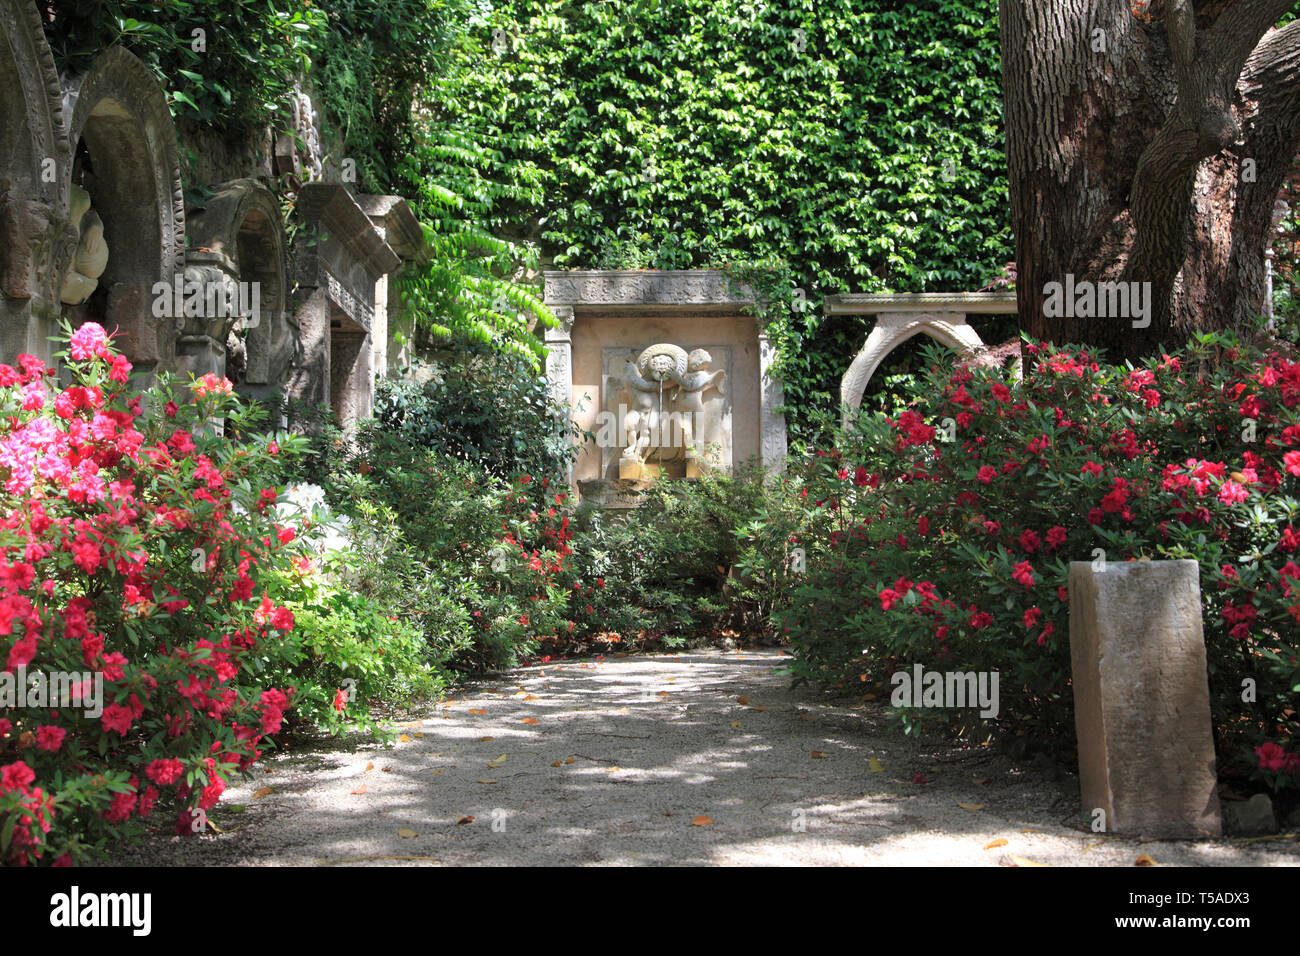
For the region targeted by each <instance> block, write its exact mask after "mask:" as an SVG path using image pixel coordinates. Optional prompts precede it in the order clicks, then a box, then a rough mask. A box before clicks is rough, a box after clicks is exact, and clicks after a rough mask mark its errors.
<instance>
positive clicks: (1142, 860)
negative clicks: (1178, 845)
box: [1133, 853, 1159, 866]
mask: <svg viewBox="0 0 1300 956" xmlns="http://www.w3.org/2000/svg"><path fill="white" fill-rule="evenodd" d="M1133 865H1134V866H1159V864H1158V863H1156V861H1155V860H1153V859H1151V857H1149V856H1147V855H1146V854H1145V853H1143V854H1142V855H1141V856H1140V857H1138V858H1137V859H1136V860H1134V861H1133Z"/></svg>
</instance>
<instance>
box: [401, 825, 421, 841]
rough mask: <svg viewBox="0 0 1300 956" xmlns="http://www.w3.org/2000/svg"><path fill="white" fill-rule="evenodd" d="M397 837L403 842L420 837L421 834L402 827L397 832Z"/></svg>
mask: <svg viewBox="0 0 1300 956" xmlns="http://www.w3.org/2000/svg"><path fill="white" fill-rule="evenodd" d="M397 835H398V836H399V837H401V838H402V839H403V840H409V839H411V837H418V836H419V835H420V834H418V833H416V832H415V831H414V830H408V829H406V827H402V828H401V829H400V830H398V831H397Z"/></svg>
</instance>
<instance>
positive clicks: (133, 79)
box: [0, 0, 423, 425]
mask: <svg viewBox="0 0 1300 956" xmlns="http://www.w3.org/2000/svg"><path fill="white" fill-rule="evenodd" d="M284 114H285V123H284V124H283V125H284V127H285V128H284V129H282V130H277V131H270V130H268V131H265V135H264V136H263V139H264V142H263V143H262V144H261V147H262V148H260V149H253V150H246V151H244V153H243V154H236V153H234V152H232V151H231V150H229V149H222V148H220V144H219V143H216V142H215V140H216V139H219V137H215V136H214V135H213V134H212V133H210V132H208V133H205V132H203V131H196V130H180V131H178V130H177V128H176V126H175V124H173V121H172V117H171V112H170V110H169V108H168V104H167V98H166V95H165V94H164V91H163V89H162V88H161V87H160V86H159V84H158V83H157V81H156V80H155V78H154V76H153V74H152V73H151V72H150V71H149V69H148V68H147V67H146V66H145V65H144V64H143V63H142V62H141V61H140V60H138V59H137V58H136V57H134V56H133V55H132V54H131V53H129V52H128V51H127V50H125V49H123V48H121V47H112V48H109V49H107V50H105V51H104V52H103V53H102V54H100V56H99V57H98V58H97V59H96V60H94V62H93V63H92V64H91V66H90V67H89V68H88V69H87V70H86V71H85V72H83V73H79V74H76V75H59V74H58V72H57V71H56V67H55V62H54V58H53V55H52V54H51V51H50V49H49V46H48V45H47V43H46V40H45V36H44V34H43V32H42V26H41V20H40V14H39V11H38V7H37V5H36V4H35V3H33V2H31V0H0V362H8V363H12V362H13V361H14V359H15V358H16V356H17V355H19V354H20V353H23V352H29V353H31V354H34V355H37V356H39V357H41V358H43V359H45V360H46V361H47V363H49V362H52V352H53V351H54V348H53V343H51V342H50V336H51V335H53V334H55V333H56V332H57V331H58V328H59V324H60V322H61V321H62V320H67V321H68V322H70V323H71V325H72V326H74V327H75V326H77V325H79V324H81V323H83V322H87V321H96V322H99V323H100V324H102V325H103V326H104V327H105V328H106V329H108V330H109V331H110V332H114V331H116V333H117V338H116V343H117V346H118V347H119V348H120V349H121V350H122V351H123V352H124V353H125V354H126V356H127V357H128V358H129V359H130V360H131V362H132V364H133V365H134V366H135V368H136V370H137V371H138V372H140V373H142V376H141V379H142V381H141V384H142V385H148V384H149V382H151V381H152V380H153V378H154V377H155V376H156V375H157V374H158V373H160V372H170V373H174V374H178V375H180V376H181V378H182V379H184V378H185V377H186V376H187V373H192V374H194V375H195V376H201V375H204V374H206V373H209V372H211V373H215V374H217V375H224V376H227V377H228V378H230V379H231V381H232V382H233V383H234V385H235V388H236V390H237V391H238V392H240V393H241V394H243V395H245V396H247V397H249V398H253V399H259V400H266V399H270V398H272V397H273V396H284V397H286V398H288V399H291V400H297V401H300V402H304V403H308V404H310V405H317V404H322V403H327V404H329V405H330V406H331V408H332V409H333V410H334V412H335V413H336V414H337V415H338V416H339V418H340V419H341V420H342V421H343V423H344V424H345V425H347V424H351V423H355V422H356V421H358V420H360V419H362V418H364V417H366V416H367V415H369V413H370V410H371V407H372V403H373V393H374V381H375V376H376V375H378V374H383V373H385V372H386V371H387V369H388V366H389V364H390V363H389V356H390V354H394V355H395V354H396V352H397V350H396V349H392V350H390V348H389V314H388V313H389V310H388V282H389V279H390V277H391V276H393V274H394V273H395V272H397V271H398V270H399V269H400V268H401V267H402V265H403V264H404V263H406V262H410V261H412V260H415V259H417V258H418V257H419V256H420V255H422V253H423V237H422V234H421V231H420V227H419V224H418V222H417V221H416V219H415V216H414V214H413V213H412V211H411V208H410V206H409V205H408V204H407V202H406V201H405V200H403V199H402V198H401V197H397V196H374V195H364V194H358V193H356V192H355V191H354V190H353V189H349V188H348V184H347V183H344V182H342V181H338V180H340V179H341V176H340V174H339V173H338V172H337V171H333V170H330V169H329V168H328V167H327V166H325V165H324V164H323V163H322V160H321V155H320V147H319V143H320V130H319V128H318V125H317V123H318V121H317V117H316V112H315V109H314V108H313V106H312V103H311V99H310V96H309V95H308V94H307V93H306V92H303V91H302V90H296V91H295V92H294V93H293V94H292V95H291V97H290V98H289V102H287V103H286V104H285V110H284ZM181 142H184V143H185V144H186V145H188V146H189V147H190V148H191V151H192V152H193V153H194V154H195V155H196V157H197V159H196V164H195V165H196V168H197V170H198V172H197V174H196V175H197V179H198V181H194V180H195V175H191V177H190V179H189V180H187V181H186V182H185V183H184V186H185V191H184V192H183V191H182V180H181V172H180V164H179V161H178V156H179V144H180V143H181ZM281 176H284V177H286V178H287V179H288V181H289V182H290V184H291V186H293V187H296V196H295V197H294V202H293V208H292V212H291V213H290V216H291V217H292V219H291V220H289V222H291V224H292V225H293V226H294V227H296V228H295V229H294V230H293V231H294V233H295V235H296V237H297V238H296V240H295V241H294V242H293V243H290V242H289V240H288V238H287V236H286V222H287V221H286V219H285V213H284V211H283V210H282V207H281V199H280V197H278V196H277V195H276V193H274V192H273V191H272V190H271V189H270V188H269V187H268V185H267V183H270V182H275V181H276V179H277V177H281ZM201 196H206V197H207V198H206V199H202V198H197V197H201ZM187 197H190V200H191V201H190V202H187Z"/></svg>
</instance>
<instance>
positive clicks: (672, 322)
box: [544, 270, 786, 507]
mask: <svg viewBox="0 0 1300 956" xmlns="http://www.w3.org/2000/svg"><path fill="white" fill-rule="evenodd" d="M544 280H545V292H544V298H545V302H546V304H547V305H548V306H549V307H550V308H551V310H552V311H553V312H554V313H555V314H556V317H557V318H558V319H559V320H560V324H559V326H558V327H557V328H554V329H549V330H547V332H546V345H547V347H548V355H547V361H546V375H547V380H548V382H549V383H550V387H551V391H552V395H553V396H554V397H555V399H556V400H557V401H560V402H565V403H568V404H569V405H571V406H572V408H573V417H574V420H575V421H576V422H577V423H578V425H579V426H580V427H581V428H583V429H584V430H587V431H590V432H592V433H593V434H595V435H596V441H595V443H594V444H593V443H590V442H589V443H586V444H584V445H583V447H582V449H581V452H580V455H579V457H578V460H577V461H576V462H575V464H574V467H573V470H572V473H571V484H572V485H573V487H574V489H575V490H576V491H577V492H578V493H579V494H580V495H581V496H582V497H584V498H588V499H592V500H596V501H598V502H600V503H602V504H605V505H608V506H612V507H628V506H632V505H634V504H635V501H636V495H635V492H637V491H640V490H643V489H645V488H647V487H649V486H650V485H651V484H652V483H654V482H655V481H659V480H675V479H692V478H699V477H702V476H704V475H706V474H709V473H716V472H726V471H729V470H731V469H732V468H734V467H736V466H738V465H740V464H743V463H745V462H750V461H753V462H758V463H761V464H762V466H763V467H765V468H766V469H767V470H769V471H773V472H775V471H778V470H780V469H781V468H783V467H784V463H785V454H786V435H785V419H784V417H783V416H782V415H781V413H780V412H779V408H780V406H781V404H782V394H781V383H780V382H779V381H778V380H776V379H775V378H774V377H773V376H772V375H771V374H770V368H771V365H772V363H773V361H774V359H775V355H774V353H773V350H772V348H771V347H770V345H769V344H768V341H767V337H766V336H765V335H763V334H762V332H761V331H760V330H759V329H758V327H757V325H756V323H755V321H754V318H753V317H752V316H751V315H748V314H746V313H745V311H743V310H744V309H745V307H746V306H748V305H751V304H752V303H753V299H752V298H746V297H744V295H743V294H737V292H736V291H735V290H733V289H732V288H730V286H729V284H728V282H727V281H726V279H725V277H724V276H723V274H722V273H720V272H716V271H707V270H682V271H665V272H657V271H622V270H620V271H603V270H602V271H575V272H547V273H545V275H544Z"/></svg>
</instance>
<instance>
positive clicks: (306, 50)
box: [44, 0, 325, 132]
mask: <svg viewBox="0 0 1300 956" xmlns="http://www.w3.org/2000/svg"><path fill="white" fill-rule="evenodd" d="M44 6H48V7H49V9H50V12H51V14H52V15H51V16H50V17H48V18H46V19H45V36H46V39H47V40H49V43H50V48H51V49H52V50H53V52H54V56H55V59H56V61H57V62H58V64H59V66H60V68H61V69H67V70H74V71H75V70H81V69H85V68H86V67H88V66H89V64H90V62H91V61H92V60H93V59H94V58H95V57H96V56H98V55H99V53H101V52H102V51H103V50H104V49H105V48H107V47H109V46H112V45H114V44H117V43H120V44H122V45H123V46H125V47H126V48H127V49H128V50H130V51H131V52H132V53H134V54H135V55H136V56H138V57H139V58H140V59H141V60H143V61H144V63H145V64H146V65H147V66H149V68H150V69H152V70H153V72H154V73H155V74H156V75H157V77H158V80H159V82H160V83H161V84H162V85H163V88H164V89H166V90H167V91H168V93H167V97H168V100H169V101H170V103H171V106H172V111H173V113H174V114H175V115H176V116H178V117H182V118H186V119H191V120H194V121H197V122H199V123H202V124H205V125H208V126H213V127H218V128H229V129H231V130H237V131H240V132H247V131H248V130H249V129H252V128H254V127H256V126H258V125H262V124H264V123H266V122H268V121H269V120H270V119H271V118H272V117H273V116H275V115H276V113H277V112H278V110H279V108H280V104H281V102H282V101H283V99H284V97H285V95H286V94H287V93H288V92H289V90H290V89H291V88H292V84H293V78H294V77H295V76H297V75H298V74H300V73H302V72H303V71H304V70H306V69H307V67H308V66H309V65H310V63H311V59H312V57H313V55H315V53H316V52H317V51H318V50H319V49H320V41H321V30H322V28H323V26H324V24H325V18H324V17H323V15H322V14H321V12H320V10H319V9H318V8H316V7H313V5H312V4H311V3H310V2H309V0H251V2H249V0H245V2H240V3H230V2H229V0H149V2H146V0H102V2H96V3H83V2H79V0H51V2H50V3H48V4H45V5H44ZM196 31H200V32H197V33H196Z"/></svg>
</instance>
